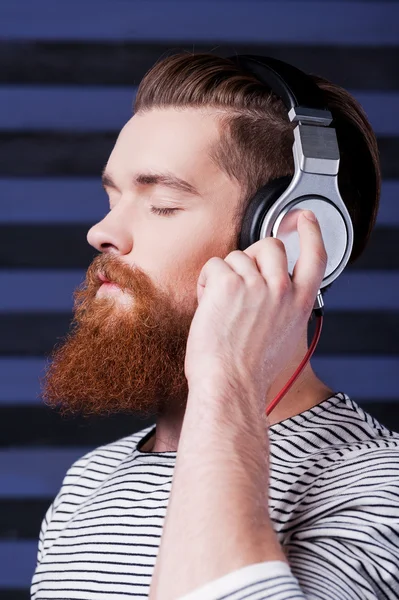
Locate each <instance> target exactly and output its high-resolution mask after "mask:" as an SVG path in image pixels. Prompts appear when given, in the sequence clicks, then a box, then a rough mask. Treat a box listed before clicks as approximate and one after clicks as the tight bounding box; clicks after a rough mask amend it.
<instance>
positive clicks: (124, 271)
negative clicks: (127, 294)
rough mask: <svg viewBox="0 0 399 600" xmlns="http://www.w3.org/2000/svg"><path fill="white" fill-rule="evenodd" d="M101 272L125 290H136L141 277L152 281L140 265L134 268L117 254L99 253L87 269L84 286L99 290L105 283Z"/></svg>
mask: <svg viewBox="0 0 399 600" xmlns="http://www.w3.org/2000/svg"><path fill="white" fill-rule="evenodd" d="M99 273H101V274H102V275H104V277H105V278H106V279H107V280H108V281H110V282H112V283H115V284H117V285H118V286H119V287H120V288H121V289H124V290H125V291H131V292H135V291H136V290H137V287H138V285H139V284H138V280H139V279H141V280H142V279H144V278H145V279H146V280H147V282H149V283H150V280H149V278H148V276H147V275H146V274H145V273H144V271H142V270H141V269H139V268H138V267H134V268H133V267H131V266H130V265H127V264H125V263H123V262H121V260H120V259H119V258H118V257H117V256H113V255H110V254H108V255H107V254H99V255H98V256H96V257H95V258H94V259H93V261H92V262H91V264H90V266H89V268H88V269H87V272H86V281H85V282H84V286H85V287H86V288H90V289H92V290H95V291H97V290H98V289H99V288H100V287H101V285H102V284H103V281H101V279H100V278H99Z"/></svg>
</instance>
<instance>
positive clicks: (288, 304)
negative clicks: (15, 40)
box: [31, 54, 399, 600]
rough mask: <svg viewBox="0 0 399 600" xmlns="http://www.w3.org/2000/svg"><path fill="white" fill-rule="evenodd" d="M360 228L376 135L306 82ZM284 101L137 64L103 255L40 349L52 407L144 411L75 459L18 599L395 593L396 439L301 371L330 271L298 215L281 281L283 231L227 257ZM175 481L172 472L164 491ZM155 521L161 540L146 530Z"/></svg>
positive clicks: (328, 597)
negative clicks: (25, 592) (118, 434)
mask: <svg viewBox="0 0 399 600" xmlns="http://www.w3.org/2000/svg"><path fill="white" fill-rule="evenodd" d="M316 81H317V83H318V85H319V86H320V87H321V88H322V89H323V90H324V93H325V97H326V102H327V105H328V107H329V108H330V110H331V112H332V114H333V117H334V123H335V127H336V130H337V136H338V143H339V145H340V155H341V164H340V172H339V186H340V191H341V195H342V197H343V199H344V201H345V203H346V205H347V208H348V210H349V212H350V215H351V218H352V221H353V224H354V231H355V243H354V248H353V252H352V256H351V260H352V261H353V260H355V258H357V257H358V256H359V255H360V254H361V252H362V251H363V249H364V247H365V246H366V244H367V240H368V238H369V235H370V233H371V231H372V228H373V225H374V223H375V219H376V214H377V209H378V202H379V189H380V171H379V165H378V151H377V146H376V140H375V136H374V134H373V132H372V130H371V127H370V125H369V123H368V121H367V119H366V117H365V115H364V113H363V111H362V110H361V108H360V106H359V105H358V104H357V103H356V101H355V100H354V99H353V98H352V97H351V96H350V95H349V94H348V93H347V92H345V90H342V88H339V87H338V86H334V85H333V84H331V83H329V82H326V81H325V80H322V79H320V78H317V80H316ZM292 142H293V135H292V124H291V123H290V122H289V120H288V117H287V114H286V111H285V109H284V107H283V106H282V103H281V101H279V100H278V99H277V98H275V97H274V96H272V95H271V94H270V92H269V90H267V89H266V88H265V87H264V86H263V85H262V84H261V83H259V82H258V81H257V80H256V79H255V78H254V77H252V76H251V75H248V74H245V73H242V72H240V71H239V70H238V68H237V67H236V66H235V65H233V63H232V62H231V61H229V60H227V59H221V58H218V57H215V56H212V55H201V54H199V55H189V54H182V55H176V56H172V57H169V58H167V59H165V60H164V61H162V62H160V63H158V64H157V65H155V67H154V68H153V69H152V70H151V71H150V72H149V73H148V74H147V75H146V77H145V78H144V79H143V81H142V83H141V85H140V88H139V91H138V94H137V98H136V104H135V114H134V116H133V117H132V118H131V119H130V120H129V121H128V123H127V124H126V125H125V127H124V128H123V129H122V131H121V133H120V135H119V137H118V140H117V142H116V144H115V147H114V149H113V151H112V153H111V156H110V157H109V160H108V163H107V165H106V167H105V169H104V173H103V184H104V188H105V190H106V192H107V193H108V195H109V200H110V212H109V213H108V214H107V215H106V217H105V218H104V219H103V220H102V221H101V222H100V223H98V224H96V225H95V226H94V227H92V229H91V230H90V231H89V234H88V241H89V243H90V244H91V245H92V246H94V247H95V248H96V249H97V250H99V251H100V254H99V256H97V257H96V258H95V260H94V261H93V263H92V264H91V265H90V267H89V269H88V272H87V277H86V282H85V284H84V285H83V286H82V287H81V288H79V289H78V290H77V291H76V296H75V315H74V322H73V326H72V331H71V333H70V334H69V335H68V337H67V338H66V340H65V341H64V342H63V343H62V344H61V345H59V346H58V347H57V348H56V349H55V351H54V353H53V356H52V360H51V363H50V365H49V368H48V370H47V373H46V377H45V381H44V391H43V395H44V398H45V401H46V402H47V404H48V405H50V406H53V407H57V408H60V409H61V411H62V412H63V413H68V412H72V413H77V412H80V413H83V414H111V413H114V412H117V411H123V412H125V413H126V414H133V413H135V414H139V415H143V416H150V415H154V416H155V417H156V427H147V428H146V429H143V430H141V431H139V432H137V433H135V434H132V435H130V436H127V437H125V438H123V439H121V440H117V441H115V442H114V443H111V444H107V445H105V446H102V447H100V448H97V449H95V450H93V451H92V452H89V453H88V454H87V455H85V456H84V457H82V458H81V459H79V460H78V461H77V462H76V463H74V464H73V465H72V466H71V468H70V469H69V470H68V472H67V474H66V476H65V478H64V481H63V484H62V487H61V489H60V491H59V493H58V494H57V497H56V498H55V500H54V502H53V503H52V505H51V506H50V507H49V509H48V511H47V513H46V515H45V517H44V519H43V523H42V528H41V532H40V539H39V549H38V564H37V567H36V571H35V574H34V576H33V580H32V588H31V591H32V598H33V599H34V600H43V599H44V598H79V599H90V600H92V599H98V598H116V599H119V598H125V597H128V596H132V597H135V598H147V597H150V599H151V600H158V599H162V600H169V599H170V600H171V599H175V598H182V599H183V598H184V599H185V600H205V599H220V598H231V599H233V598H234V600H238V599H240V600H241V599H243V598H248V599H249V598H250V599H255V598H256V599H259V598H268V599H271V600H277V599H278V600H288V598H290V599H292V598H295V599H297V598H298V599H299V598H301V599H303V598H306V599H316V598H317V599H319V600H320V599H321V600H341V599H342V600H358V599H370V600H371V599H375V598H388V599H393V598H397V597H398V595H399V568H398V566H399V565H398V559H397V553H398V548H399V507H398V497H399V434H397V433H394V432H391V431H389V430H388V429H386V428H385V427H383V426H382V425H380V424H379V423H377V422H376V421H375V419H373V418H372V417H371V416H370V415H368V414H367V413H365V412H364V411H363V410H362V409H361V408H360V407H359V406H358V405H357V404H356V403H355V402H354V401H352V400H351V399H350V398H349V397H348V396H347V395H346V394H345V393H343V392H337V393H335V392H334V391H333V390H332V389H330V388H329V387H328V386H327V385H326V384H325V383H323V382H322V381H321V380H320V379H318V377H317V376H316V375H315V373H314V372H313V370H312V368H311V366H310V364H308V365H307V366H306V368H305V369H304V371H303V372H302V374H301V376H300V377H299V378H298V380H297V381H296V383H295V384H294V385H293V387H292V388H291V389H290V390H289V391H288V393H287V394H286V395H285V396H284V398H283V400H282V401H281V403H279V404H278V406H277V407H276V408H275V410H273V412H272V414H271V415H270V417H269V418H268V419H266V416H265V410H266V407H267V405H268V404H269V403H270V401H271V400H273V398H275V396H276V395H277V394H278V392H279V391H280V390H281V389H282V388H283V386H284V385H285V383H286V382H287V381H288V379H289V378H290V376H291V375H292V373H293V372H294V371H295V369H296V368H297V366H298V364H299V363H300V362H301V360H302V358H303V356H304V355H305V353H306V350H307V325H308V320H309V317H310V315H311V312H312V307H313V302H314V299H315V296H316V294H317V291H318V289H319V287H320V283H321V281H322V279H323V276H324V272H325V268H326V254H325V248H324V244H323V240H322V236H321V232H320V228H319V226H318V223H317V222H315V221H312V220H308V219H307V218H306V217H311V216H312V214H311V213H310V215H309V214H302V213H301V214H300V215H299V216H298V221H297V228H298V233H299V236H300V243H301V255H300V258H299V259H298V262H297V264H296V266H295V270H294V273H293V276H292V279H290V278H289V276H288V270H287V259H286V254H285V250H284V246H283V244H282V243H281V242H280V241H279V240H277V239H272V238H266V239H264V240H260V241H259V242H257V243H255V244H253V245H252V246H250V247H249V248H248V249H246V250H245V251H244V252H241V251H237V250H236V249H237V237H238V234H239V231H240V223H241V219H242V215H243V211H244V210H245V206H246V204H247V202H248V200H249V199H250V198H251V197H252V196H253V194H254V192H255V191H256V190H257V189H258V188H259V187H261V186H262V185H264V184H265V183H267V181H269V180H270V179H273V178H276V177H280V176H284V175H292V173H293V163H292V150H291V148H292ZM172 479H173V485H172ZM161 536H162V543H161Z"/></svg>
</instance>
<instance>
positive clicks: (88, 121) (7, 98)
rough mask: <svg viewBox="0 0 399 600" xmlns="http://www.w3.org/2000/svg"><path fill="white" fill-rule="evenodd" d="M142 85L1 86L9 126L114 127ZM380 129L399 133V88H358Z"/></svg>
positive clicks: (1, 121)
mask: <svg viewBox="0 0 399 600" xmlns="http://www.w3.org/2000/svg"><path fill="white" fill-rule="evenodd" d="M136 91H137V88H136V87H134V88H133V87H131V88H118V87H113V88H106V87H95V88H88V87H87V86H86V87H83V86H82V87H78V88H76V87H65V86H57V87H55V88H54V87H53V86H40V87H33V86H26V85H25V86H24V85H14V86H4V85H3V86H0V129H1V130H3V131H7V130H8V131H13V130H15V131H18V130H22V131H34V130H39V131H40V130H41V131H52V130H55V131H72V130H73V131H83V132H88V131H108V130H110V131H113V130H115V129H121V128H122V127H123V125H124V124H125V123H126V122H127V121H128V120H129V119H130V118H131V116H132V106H133V101H134V98H135V95H136ZM352 94H353V95H354V97H355V98H356V99H357V100H358V101H359V102H360V104H361V105H362V106H363V108H364V110H365V111H366V114H367V116H368V118H369V120H370V122H371V125H372V127H373V129H374V131H375V132H376V133H377V134H378V135H386V136H389V135H399V119H397V107H398V106H399V93H398V92H379V93H377V92H362V91H357V90H356V91H352Z"/></svg>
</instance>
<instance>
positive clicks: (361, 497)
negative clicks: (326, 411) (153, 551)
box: [179, 449, 399, 600]
mask: <svg viewBox="0 0 399 600" xmlns="http://www.w3.org/2000/svg"><path fill="white" fill-rule="evenodd" d="M391 450H392V449H390V450H387V451H386V452H384V451H378V450H377V451H373V452H371V453H369V454H363V455H362V456H361V457H359V456H358V457H357V458H356V459H353V462H352V465H350V463H351V460H345V461H342V462H340V463H339V461H338V463H339V464H336V465H333V466H332V468H331V469H329V470H328V472H325V473H324V474H323V475H322V477H319V478H316V481H315V486H314V488H313V489H312V493H311V494H309V496H308V497H307V498H305V499H302V502H301V503H299V504H298V508H297V510H296V512H294V514H293V515H292V516H291V519H290V521H288V522H287V523H286V524H285V529H286V532H285V538H284V539H285V544H284V550H285V554H286V556H287V559H288V561H289V565H287V564H286V563H284V562H282V561H275V562H274V561H273V562H272V561H270V562H262V563H257V564H253V565H248V566H245V567H243V568H241V569H238V570H236V571H233V572H231V573H229V574H227V575H225V576H224V577H221V578H219V579H217V580H214V581H212V582H209V583H207V584H206V585H204V586H202V587H200V588H197V589H196V590H193V591H192V592H191V593H189V594H186V595H184V596H182V597H180V598H179V600H244V599H245V600H397V599H398V598H399V450H398V449H397V450H395V451H391ZM355 465H356V469H357V472H356V475H355V476H353V470H352V473H351V477H349V478H348V477H345V473H346V475H347V473H348V467H350V466H351V467H352V468H353V467H354V466H355ZM330 486H333V487H334V494H327V493H326V489H330Z"/></svg>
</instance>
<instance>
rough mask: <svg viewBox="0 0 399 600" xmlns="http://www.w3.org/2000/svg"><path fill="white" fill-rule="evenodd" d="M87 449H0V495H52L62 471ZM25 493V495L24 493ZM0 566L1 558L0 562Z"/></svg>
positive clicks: (20, 496)
mask: <svg viewBox="0 0 399 600" xmlns="http://www.w3.org/2000/svg"><path fill="white" fill-rule="evenodd" d="M89 450H91V448H90V447H88V446H85V447H81V448H77V447H74V448H54V447H52V448H51V449H48V450H46V449H43V448H37V447H35V448H29V449H28V450H25V449H15V448H12V449H1V450H0V493H1V497H2V498H3V499H7V498H8V499H10V498H25V497H26V496H29V497H30V498H47V497H52V496H54V495H55V494H56V493H57V491H58V489H59V488H60V486H61V483H62V480H63V478H64V476H65V473H66V471H67V470H68V469H69V467H70V466H71V465H72V463H73V462H74V461H75V460H77V459H78V458H79V457H80V456H83V455H84V454H86V452H88V451H89ZM28 490H29V492H28ZM0 564H1V559H0Z"/></svg>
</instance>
